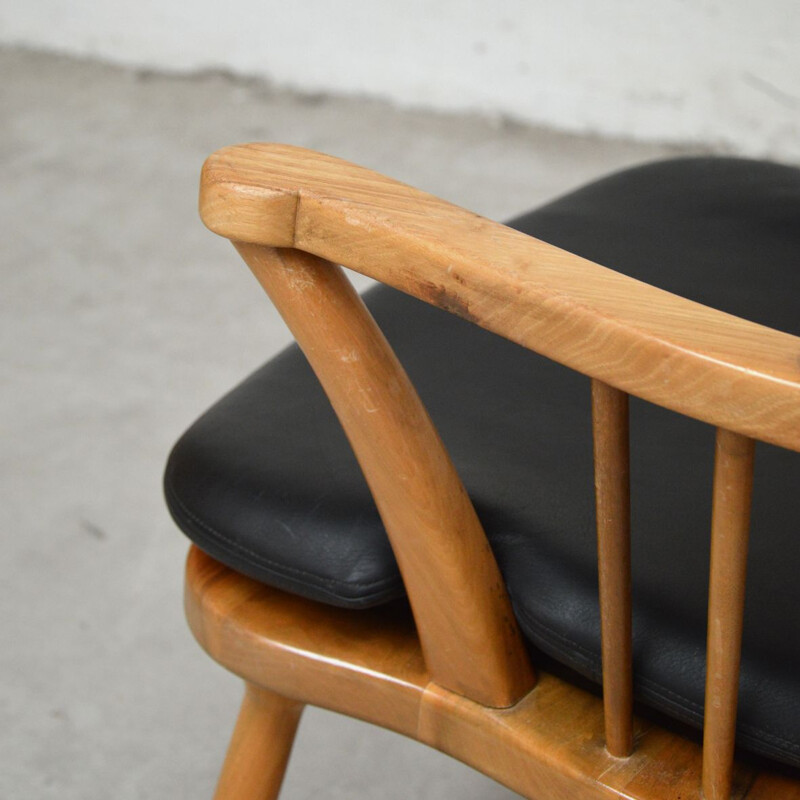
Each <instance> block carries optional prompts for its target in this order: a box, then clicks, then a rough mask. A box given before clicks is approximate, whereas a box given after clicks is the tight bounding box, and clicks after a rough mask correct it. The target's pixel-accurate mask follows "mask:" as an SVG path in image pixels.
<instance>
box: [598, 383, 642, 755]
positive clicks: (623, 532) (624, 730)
mask: <svg viewBox="0 0 800 800" xmlns="http://www.w3.org/2000/svg"><path fill="white" fill-rule="evenodd" d="M592 425H593V430H594V468H595V496H596V504H597V555H598V568H599V576H600V624H601V640H602V656H603V705H604V711H605V728H606V748H607V749H608V752H609V753H611V755H614V756H620V757H622V756H627V755H629V754H630V752H631V750H632V749H633V672H632V665H631V662H632V653H631V649H632V648H631V545H630V458H629V446H628V395H627V394H625V392H621V391H619V390H618V389H615V388H614V387H613V386H609V385H608V384H605V383H602V382H601V381H598V380H593V381H592Z"/></svg>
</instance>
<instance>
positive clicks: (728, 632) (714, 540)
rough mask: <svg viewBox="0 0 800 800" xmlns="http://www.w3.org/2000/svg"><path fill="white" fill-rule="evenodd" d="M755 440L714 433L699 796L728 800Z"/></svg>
mask: <svg viewBox="0 0 800 800" xmlns="http://www.w3.org/2000/svg"><path fill="white" fill-rule="evenodd" d="M754 445H755V443H754V441H753V440H752V439H749V438H747V437H746V436H741V435H740V434H738V433H732V432H731V431H727V430H724V429H722V428H718V429H717V445H716V453H715V462H714V495H713V505H712V520H711V571H710V577H709V591H708V643H707V651H706V700H705V720H704V726H703V795H704V796H705V797H706V798H707V800H727V798H729V797H730V794H731V784H732V781H733V748H734V741H735V737H736V706H737V702H738V694H739V661H740V656H741V642H742V617H743V614H744V593H745V578H746V574H747V541H748V535H749V529H750V501H751V497H752V491H753V453H754V449H755V448H754Z"/></svg>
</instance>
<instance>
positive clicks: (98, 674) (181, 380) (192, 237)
mask: <svg viewBox="0 0 800 800" xmlns="http://www.w3.org/2000/svg"><path fill="white" fill-rule="evenodd" d="M0 74H2V75H3V76H4V80H3V81H2V82H0V163H1V164H2V189H1V190H0V220H1V222H0V225H2V242H3V245H2V248H0V259H1V261H0V270H1V274H2V292H0V307H2V315H1V316H0V325H2V332H1V333H0V359H1V360H2V371H3V375H5V376H6V379H5V383H4V388H5V390H4V391H3V393H2V397H1V398H0V402H1V403H2V406H0V426H1V428H2V442H3V446H2V451H0V475H1V476H2V500H1V502H0V514H2V524H0V537H2V553H3V557H2V560H1V561H0V597H2V615H1V616H0V619H1V621H0V642H2V644H0V720H2V724H0V798H3V799H4V800H14V799H15V798H19V799H20V800H22V799H23V798H24V799H25V800H31V799H33V798H58V799H59V800H78V799H79V798H80V800H107V799H108V798H115V800H133V798H175V799H178V798H202V797H209V798H210V797H211V794H212V791H213V786H214V781H215V776H216V774H217V771H218V769H219V766H220V763H221V759H222V756H223V753H224V750H225V747H226V743H227V739H228V735H229V733H230V730H231V727H232V725H233V722H234V718H235V715H236V710H237V706H238V702H239V697H240V685H239V682H238V680H237V679H236V678H234V677H232V676H230V675H228V674H226V673H225V672H224V671H223V670H222V669H220V668H219V667H217V666H216V665H215V664H213V663H212V662H211V661H210V660H209V659H208V658H207V657H205V656H204V655H203V654H202V652H201V651H200V650H199V648H198V647H197V646H196V644H195V643H194V642H193V640H192V639H191V637H190V635H189V633H188V631H187V628H186V626H185V624H184V622H183V619H182V611H181V571H182V562H183V558H184V553H185V550H186V542H185V540H184V539H183V537H182V536H181V535H180V534H179V533H178V532H177V530H176V529H175V527H174V526H173V524H172V522H171V521H170V519H169V518H168V516H167V513H166V510H165V508H164V504H163V502H162V498H161V488H160V481H161V470H162V465H163V463H164V460H165V457H166V454H167V452H168V450H169V447H170V445H171V443H172V442H173V441H174V439H175V438H176V437H177V436H178V434H179V433H180V432H181V430H182V429H183V428H184V427H185V426H186V425H187V424H188V423H189V422H190V421H191V420H192V419H193V418H194V417H196V416H197V415H198V414H199V413H200V412H201V411H202V410H203V409H204V408H205V407H206V406H208V405H209V404H210V403H211V402H212V401H213V400H214V399H215V398H217V397H218V396H219V395H220V394H221V393H222V392H224V391H226V389H228V388H229V387H230V386H231V385H232V384H234V383H235V382H237V381H238V380H239V379H240V378H241V377H243V376H244V375H245V374H246V373H247V372H248V371H249V370H251V369H252V368H254V367H255V366H256V365H258V364H259V363H260V362H262V361H263V360H264V359H265V358H267V357H268V356H270V355H271V354H272V353H274V352H275V351H276V350H278V349H279V348H280V347H282V346H283V345H284V344H286V343H287V342H288V341H289V336H288V335H287V333H286V331H285V330H284V328H283V325H282V323H281V322H280V320H279V319H278V318H277V316H276V314H275V312H274V311H273V310H272V308H271V307H270V305H269V304H268V302H267V301H266V300H265V299H264V298H263V297H262V295H261V293H260V291H259V290H258V289H257V287H256V285H255V282H254V281H253V280H252V278H251V277H250V276H249V273H248V272H247V270H246V268H245V267H244V266H243V265H241V264H240V263H239V262H238V259H237V257H236V255H235V253H234V252H233V250H232V249H231V247H230V246H229V245H227V244H226V243H225V242H223V241H221V240H219V239H217V238H216V237H215V236H213V235H212V234H210V233H208V232H207V231H206V230H205V229H204V228H203V227H202V225H201V224H200V222H199V220H198V218H197V214H196V210H195V209H196V192H197V178H198V174H199V169H200V165H201V163H202V160H203V158H204V156H205V155H207V154H208V153H210V152H211V151H212V150H214V149H215V148H217V147H219V146H222V145H226V144H231V143H234V142H238V141H245V140H277V141H285V142H291V143H294V144H299V145H304V146H306V147H312V148H316V149H319V150H323V151H327V152H330V153H333V154H336V155H339V156H343V157H345V158H349V159H351V160H354V161H357V162H359V163H362V164H365V165H368V166H371V167H373V168H376V169H378V170H380V171H383V172H385V173H387V174H389V175H392V176H394V177H397V178H400V179H402V180H405V181H406V182H409V183H412V184H415V185H417V186H420V187H421V188H424V189H427V190H429V191H432V192H434V193H436V194H439V195H441V196H443V197H445V198H447V199H450V200H453V201H455V202H458V203H460V204H461V205H465V206H467V207H469V208H472V209H473V210H475V211H478V212H480V213H483V214H486V215H488V216H491V217H495V218H500V219H502V218H504V217H506V216H508V215H511V214H515V213H517V212H519V211H521V210H523V209H527V208H529V207H531V206H534V205H536V204H538V203H540V202H541V201H543V200H545V199H547V198H549V197H551V196H553V195H556V194H558V193H562V192H564V191H566V190H567V189H569V188H571V187H573V186H576V185H578V184H580V183H582V182H584V181H586V180H588V179H590V178H592V177H595V176H597V175H600V174H602V173H604V172H607V171H609V170H613V169H616V168H619V167H622V166H625V165H628V164H631V163H634V162H639V161H643V160H647V159H652V158H656V157H660V156H663V155H667V154H669V152H668V151H667V150H666V149H665V148H659V147H657V146H642V145H636V144H631V143H628V142H619V141H600V140H597V139H592V138H580V137H574V136H565V135H560V134H554V133H551V132H547V131H542V130H533V129H527V128H523V127H520V126H516V125H508V124H503V123H502V122H496V123H493V122H491V121H487V120H483V119H480V118H475V117H456V116H440V115H435V114H430V113H421V112H410V111H397V110H394V109H392V108H391V107H388V106H386V105H383V104H381V103H378V102H372V101H366V100H359V99H356V100H353V99H332V98H328V97H309V96H305V97H301V96H297V95H293V94H289V93H285V92H282V91H278V90H275V89H273V88H270V87H269V86H265V85H264V84H260V83H255V82H248V81H239V80H232V79H230V78H228V77H225V76H222V75H203V76H199V77H192V78H178V77H164V76H160V75H154V74H150V73H137V72H133V71H128V70H122V69H117V68H113V67H108V66H104V65H100V64H95V63H86V62H77V61H72V60H68V59H65V58H60V57H55V56H50V55H37V54H31V53H26V52H21V51H14V50H10V51H0ZM670 152H674V150H672V151H670ZM360 285H361V284H360ZM321 795H324V796H326V797H330V798H345V797H346V798H359V797H381V798H409V797H418V798H440V797H442V798H444V797H448V798H455V797H458V798H463V800H470V798H497V799H498V800H499V798H503V797H511V796H514V795H512V794H511V793H510V792H508V791H507V790H505V789H503V788H502V787H499V786H497V785H495V784H493V783H492V782H490V781H488V780H487V779H484V778H483V777H482V776H480V775H478V774H476V773H474V772H472V771H471V770H469V769H468V768H466V767H464V766H462V765H460V764H458V763H456V762H455V761H453V760H451V759H449V758H447V757H445V756H442V755H440V754H438V753H435V752H432V751H429V750H427V749H426V748H423V747H421V746H419V745H417V744H415V743H413V742H409V741H406V740H404V739H402V738H400V737H398V736H395V735H394V734H390V733H387V732H384V731H380V730H377V729H374V728H372V727H370V726H367V725H364V724H362V723H356V722H354V721H351V720H347V719H344V718H341V717H338V716H337V715H334V714H331V713H328V712H324V711H319V710H314V709H311V710H309V711H308V712H307V715H306V717H305V719H304V722H303V724H302V725H301V730H300V734H299V737H298V740H297V744H296V748H295V752H294V755H293V758H292V763H291V765H290V768H289V773H288V777H287V780H286V784H285V789H284V794H283V797H284V798H285V800H299V798H306V797H312V796H313V797H316V796H321Z"/></svg>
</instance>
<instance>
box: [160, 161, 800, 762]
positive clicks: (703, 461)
mask: <svg viewBox="0 0 800 800" xmlns="http://www.w3.org/2000/svg"><path fill="white" fill-rule="evenodd" d="M511 224H512V226H514V227H517V228H519V229H521V230H523V231H526V232H528V233H530V234H532V235H535V236H537V237H539V238H541V239H544V240H545V241H548V242H552V243H553V244H556V245H558V246H560V247H563V248H565V249H568V250H570V251H572V252H575V253H578V254H580V255H582V256H585V257H587V258H590V259H592V260H595V261H597V262H600V263H602V264H604V265H606V266H610V267H612V268H614V269H617V270H619V271H620V272H624V273H626V274H628V275H631V276H634V277H636V278H639V279H641V280H643V281H647V282H648V283H652V284H655V285H657V286H660V287H662V288H664V289H667V290H669V291H672V292H675V293H677V294H680V295H684V296H687V297H690V298H692V299H695V300H698V301H700V302H703V303H706V304H708V305H711V306H714V307H716V308H720V309H722V310H724V311H728V312H730V313H732V314H736V315H738V316H742V317H746V318H748V319H751V320H754V321H756V322H760V323H763V324H765V325H769V326H771V327H775V328H778V329H780V330H784V331H788V332H790V333H794V334H795V335H800V170H797V169H793V168H790V167H782V166H778V165H774V164H767V163H763V162H755V161H744V160H734V159H681V160H674V161H668V162H661V163H656V164H651V165H646V166H644V167H639V168H636V169H633V170H628V171H625V172H622V173H619V174H616V175H612V176H611V177H609V178H606V179H604V180H601V181H598V182H596V183H594V184H591V185H589V186H587V187H585V188H583V189H580V190H578V191H576V192H573V193H571V194H569V195H567V196H565V197H563V198H561V199H559V200H557V201H555V202H553V203H551V204H549V205H547V206H545V207H543V208H541V209H539V210H536V211H534V212H532V213H529V214H527V215H525V216H523V217H520V218H518V219H517V220H515V221H513V222H512V223H511ZM367 304H368V306H369V307H370V309H371V311H372V313H373V314H374V316H375V318H376V319H377V321H378V323H379V324H380V326H381V327H382V328H383V330H384V332H385V333H386V335H387V337H388V339H389V341H390V342H391V343H392V345H393V346H394V347H395V349H396V351H397V353H398V355H399V357H400V359H401V361H402V362H403V364H404V365H405V367H406V369H407V370H408V372H409V374H410V376H411V378H412V380H413V381H414V383H415V385H416V386H417V388H418V390H419V392H420V395H421V396H422V399H423V401H424V402H425V404H426V405H427V407H428V409H429V411H430V413H431V416H432V417H433V419H434V421H435V423H436V425H437V427H438V428H439V431H440V433H441V435H442V438H443V440H444V442H445V444H446V445H447V447H448V449H449V451H450V453H451V455H452V457H453V460H454V462H455V464H456V466H457V468H458V470H459V473H460V475H461V476H462V479H463V481H464V484H465V486H466V487H467V490H468V491H469V493H470V495H471V497H472V499H473V502H474V504H475V506H476V509H477V511H478V514H479V516H480V518H481V520H482V521H483V524H484V526H485V529H486V532H487V535H488V536H489V539H490V541H491V545H492V548H493V550H494V552H495V554H496V556H497V559H498V562H499V564H500V567H501V570H502V571H503V574H504V576H505V579H506V581H507V585H508V588H509V592H510V594H511V598H512V602H513V604H514V608H515V611H516V614H517V616H518V619H519V622H520V625H521V627H522V629H523V631H524V633H525V635H526V637H527V638H528V639H529V641H530V643H531V644H532V645H534V646H535V647H537V648H539V649H541V650H543V651H545V652H546V653H548V654H549V655H550V656H552V657H554V658H555V659H557V660H558V661H560V662H561V663H563V664H565V665H567V666H568V667H570V668H572V669H574V670H577V671H578V672H580V673H582V674H583V675H584V676H587V677H589V678H591V679H592V680H595V681H597V680H599V678H600V637H599V612H598V601H597V566H596V539H595V529H594V526H595V520H594V498H593V476H592V443H591V420H590V405H589V403H590V394H589V381H588V379H586V378H585V377H583V376H581V375H578V374H575V373H573V372H571V371H570V370H568V369H566V368H564V367H561V366H559V365H557V364H554V363H551V362H548V361H547V360H545V359H544V358H541V357H540V356H538V355H536V354H534V353H531V352H529V351H526V350H524V349H522V348H520V347H518V346H516V345H514V344H512V343H509V342H508V341H505V340H503V339H500V338H499V337H496V336H494V335H492V334H489V333H487V332H486V331H483V330H481V329H479V328H477V327H475V326H473V325H470V324H468V323H466V322H464V321H463V320H460V319H457V318H455V317H453V316H451V315H449V314H447V313H445V312H443V311H440V310H438V309H435V308H432V307H429V306H427V305H425V304H423V303H421V302H419V301H417V300H414V299H412V298H409V297H407V296H405V295H403V294H400V293H398V292H396V291H394V290H391V289H388V288H385V287H381V288H378V289H375V290H372V291H371V292H369V293H368V297H367ZM631 447H632V452H631V459H632V465H631V466H632V469H631V473H632V527H633V545H632V547H633V556H632V558H633V587H634V588H633V592H634V659H635V665H634V667H635V674H636V692H637V696H638V697H639V698H640V700H642V701H643V702H644V703H646V704H648V705H650V706H652V707H653V708H656V709H658V710H660V711H661V712H665V713H667V714H668V715H670V716H672V717H674V718H677V719H679V720H682V721H684V722H688V723H690V724H693V725H695V726H697V725H699V724H700V723H701V721H702V708H703V686H704V674H705V664H704V658H705V631H706V601H707V583H708V561H709V558H708V549H709V527H710V517H711V481H712V471H713V450H714V430H713V428H711V427H710V426H708V425H705V424H702V423H699V422H696V421H694V420H690V419H686V418H683V417H681V416H679V415H677V414H674V413H672V412H670V411H666V410H664V409H661V408H658V407H656V406H653V405H651V404H648V403H645V402H643V401H639V400H636V399H634V398H632V402H631ZM165 486H166V496H167V500H168V504H169V508H170V510H171V512H172V514H173V516H174V518H175V520H176V521H177V523H178V525H179V526H180V527H181V528H182V529H183V530H184V531H185V532H186V533H187V534H188V536H189V537H190V538H192V539H193V540H194V541H195V542H196V543H197V544H198V545H199V546H200V547H201V548H202V549H204V550H205V551H207V552H208V553H209V554H211V555H212V556H214V557H215V558H217V559H219V560H220V561H222V562H224V563H226V564H228V565H229V566H231V567H233V568H234V569H236V570H239V571H241V572H243V573H245V574H247V575H250V576H252V577H255V578H257V579H259V580H262V581H264V582H265V583H269V584H272V585H274V586H277V587H280V588H283V589H286V590H288V591H291V592H296V593H298V594H302V595H305V596H307V597H310V598H313V599H317V600H321V601H323V602H327V603H333V604H336V605H342V606H351V607H364V606H369V605H375V604H378V603H381V602H385V601H387V600H389V599H391V598H394V597H396V596H398V595H400V594H402V592H403V588H402V583H401V580H400V576H399V573H398V571H397V566H396V564H395V561H394V558H393V556H392V552H391V549H390V547H389V543H388V540H387V538H386V535H385V532H384V530H383V528H382V525H381V521H380V518H379V517H378V514H377V511H376V509H375V504H374V502H373V501H372V498H371V496H370V494H369V491H368V489H367V487H366V484H365V481H364V479H363V477H362V475H361V473H360V471H359V468H358V465H357V463H356V460H355V458H354V456H353V455H352V452H351V450H350V448H349V445H348V443H347V440H346V438H345V436H344V434H343V432H342V430H341V428H340V426H339V424H338V421H337V419H336V417H335V416H334V414H333V412H332V410H331V408H330V406H329V404H328V402H327V400H326V398H325V395H324V394H323V392H322V390H321V389H320V387H319V385H318V383H317V381H316V379H315V377H314V376H313V374H312V373H311V370H310V369H309V367H308V365H307V364H306V362H305V360H304V358H303V356H302V354H301V353H300V352H299V350H298V349H297V348H296V347H290V348H289V349H288V350H286V351H284V352H283V353H281V354H280V355H279V356H278V357H276V358H274V359H273V360H271V361H270V362H269V363H267V364H266V365H265V366H263V367H262V368H261V369H260V370H258V371H257V372H256V373H254V374H253V375H251V376H250V377H249V378H247V380H245V381H244V383H242V384H241V385H240V386H238V387H237V388H235V389H234V390H233V391H232V392H231V393H230V394H228V395H227V396H226V397H224V398H223V399H222V400H220V401H219V402H218V403H217V404H216V405H215V406H214V407H213V408H212V409H210V410H209V411H208V412H207V413H206V414H205V415H204V416H202V417H201V418H200V419H199V420H198V421H197V422H196V423H195V424H194V425H193V426H192V428H190V429H189V431H187V433H186V434H185V435H184V436H183V438H182V439H181V440H180V441H179V442H178V444H177V445H176V447H175V449H174V451H173V453H172V455H171V457H170V460H169V464H168V466H167V471H166V478H165ZM798 576H800V454H796V453H793V452H789V451H786V450H783V449H780V448H777V447H772V446H768V445H763V444H759V445H758V447H757V453H756V476H755V488H754V503H753V516H752V534H751V546H750V556H749V578H748V590H747V601H746V612H745V629H744V646H743V658H742V689H741V696H740V711H739V742H740V744H742V745H744V746H745V747H747V748H749V749H750V750H752V751H754V752H757V753H760V754H763V755H767V756H770V757H773V758H775V759H778V760H781V761H783V762H786V763H789V764H793V765H797V766H800V580H798Z"/></svg>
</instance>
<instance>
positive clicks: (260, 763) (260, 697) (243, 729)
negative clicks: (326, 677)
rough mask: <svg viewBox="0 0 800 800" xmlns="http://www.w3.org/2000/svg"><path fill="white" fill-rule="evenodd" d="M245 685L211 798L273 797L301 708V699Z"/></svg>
mask: <svg viewBox="0 0 800 800" xmlns="http://www.w3.org/2000/svg"><path fill="white" fill-rule="evenodd" d="M245 686H246V688H245V694H244V700H243V701H242V708H241V710H240V711H239V718H238V719H237V721H236V727H235V728H234V731H233V737H232V738H231V743H230V745H229V746H228V754H227V755H226V756H225V763H224V764H223V766H222V774H221V775H220V777H219V782H218V783H217V791H216V793H215V794H214V800H276V798H277V797H278V793H279V792H280V789H281V783H282V782H283V774H284V772H285V771H286V764H287V763H288V761H289V754H290V753H291V751H292V743H293V742H294V735H295V732H296V731H297V725H298V723H299V722H300V714H301V713H302V711H303V704H302V703H298V702H296V701H294V700H288V699H287V698H285V697H281V695H279V694H275V693H274V692H271V691H269V690H268V689H262V688H261V687H259V686H256V685H254V684H251V683H246V684H245Z"/></svg>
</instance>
